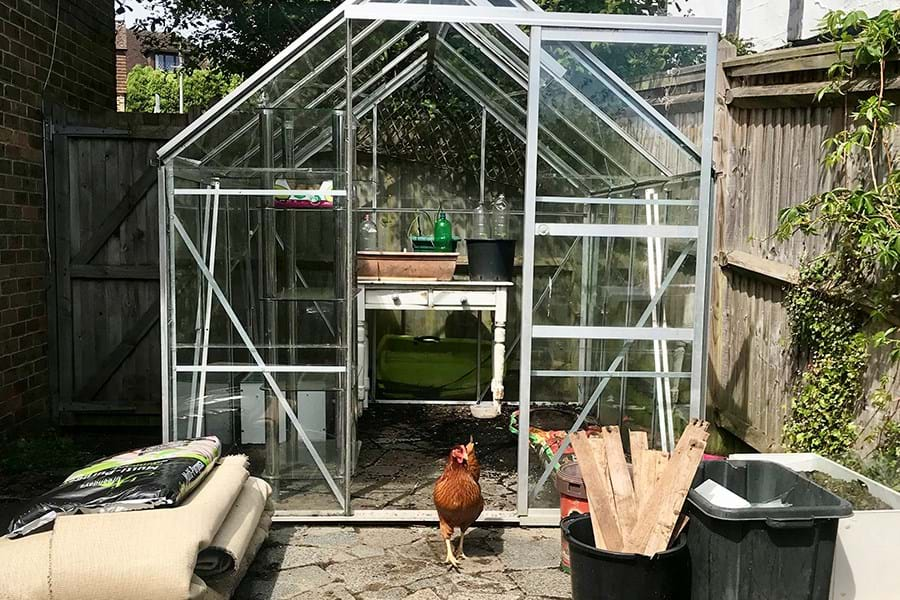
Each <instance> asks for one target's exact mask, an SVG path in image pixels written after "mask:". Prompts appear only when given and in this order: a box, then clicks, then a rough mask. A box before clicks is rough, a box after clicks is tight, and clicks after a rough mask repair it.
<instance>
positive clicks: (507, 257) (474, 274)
mask: <svg viewBox="0 0 900 600" xmlns="http://www.w3.org/2000/svg"><path fill="white" fill-rule="evenodd" d="M466 249H467V251H468V253H469V279H471V280H472V281H512V280H513V264H514V261H515V258H516V240H474V239H466Z"/></svg>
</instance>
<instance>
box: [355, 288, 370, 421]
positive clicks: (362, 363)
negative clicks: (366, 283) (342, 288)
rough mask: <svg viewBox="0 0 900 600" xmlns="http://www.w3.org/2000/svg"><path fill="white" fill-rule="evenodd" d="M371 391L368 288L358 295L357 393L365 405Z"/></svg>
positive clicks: (359, 399)
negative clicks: (367, 315)
mask: <svg viewBox="0 0 900 600" xmlns="http://www.w3.org/2000/svg"><path fill="white" fill-rule="evenodd" d="M368 391H369V337H368V332H367V330H366V289H365V288H364V287H360V290H359V294H358V295H357V296H356V394H357V396H356V397H357V400H358V401H359V402H360V403H362V405H363V407H365V401H366V397H367V395H368Z"/></svg>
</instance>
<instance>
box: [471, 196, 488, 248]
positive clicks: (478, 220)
mask: <svg viewBox="0 0 900 600" xmlns="http://www.w3.org/2000/svg"><path fill="white" fill-rule="evenodd" d="M472 237H473V238H475V239H476V240H486V239H488V238H489V237H491V230H490V225H489V224H488V214H487V209H486V208H485V207H484V202H483V201H482V202H479V203H478V207H477V208H475V231H474V235H473V236H472Z"/></svg>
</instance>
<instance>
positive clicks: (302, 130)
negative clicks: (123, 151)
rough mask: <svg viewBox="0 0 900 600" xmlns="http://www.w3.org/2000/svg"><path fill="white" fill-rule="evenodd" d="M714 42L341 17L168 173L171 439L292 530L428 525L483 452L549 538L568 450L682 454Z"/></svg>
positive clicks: (515, 513)
mask: <svg viewBox="0 0 900 600" xmlns="http://www.w3.org/2000/svg"><path fill="white" fill-rule="evenodd" d="M719 28H720V27H719V22H718V21H717V20H711V19H684V18H668V17H637V16H621V15H600V14H575V13H548V12H543V11H542V10H541V9H540V8H539V7H537V5H535V4H534V3H533V2H531V0H448V1H446V2H440V1H434V2H429V3H419V2H401V1H396V2H386V1H385V2H375V1H369V2H365V1H363V2H360V1H357V0H348V1H347V2H345V3H344V4H342V5H341V6H339V7H338V8H336V9H335V10H334V11H333V12H331V13H330V14H329V15H328V16H327V17H325V18H324V19H323V20H322V21H320V22H319V23H318V24H317V25H316V26H314V27H313V28H311V29H310V30H308V31H307V32H305V33H304V34H303V35H301V36H300V37H299V38H298V39H297V40H296V41H294V42H293V43H291V44H290V45H289V46H288V47H287V48H285V50H284V51H283V52H281V53H280V54H278V55H277V56H276V57H275V58H273V59H272V60H271V61H270V62H269V63H268V64H267V65H266V66H265V67H263V68H262V69H261V70H260V71H258V72H256V73H254V74H253V75H251V76H250V77H248V78H247V79H246V81H245V82H244V83H243V84H242V85H241V86H240V87H238V88H237V89H236V90H235V91H234V92H232V93H231V94H229V95H228V96H227V97H225V98H224V99H223V100H221V101H220V102H218V103H217V104H216V105H214V106H213V107H212V108H211V109H210V110H209V111H208V112H207V113H205V114H203V115H202V116H201V117H200V118H199V119H197V120H196V121H194V122H193V123H192V124H191V125H190V126H188V127H187V128H186V129H185V130H183V131H182V132H181V133H180V134H179V135H178V136H176V137H175V138H174V139H172V140H171V141H170V142H169V143H168V144H166V145H165V146H164V147H163V148H162V149H161V150H160V151H159V158H160V167H159V189H160V202H159V206H160V211H159V216H160V221H159V226H160V229H161V236H160V238H161V240H162V241H161V243H160V263H161V265H162V266H161V269H162V273H163V277H162V282H161V290H162V292H161V293H162V301H161V311H162V317H163V319H162V323H164V324H165V326H164V327H162V336H163V344H162V347H163V348H164V351H163V353H164V356H163V372H164V382H163V390H164V392H163V423H164V425H163V427H164V432H163V435H164V438H165V439H166V440H171V439H183V438H189V437H196V436H203V435H216V436H218V437H219V438H220V439H221V440H222V442H223V444H224V445H226V446H228V447H229V448H230V449H232V450H233V451H234V452H243V453H246V454H247V455H248V456H249V457H250V459H251V465H252V467H253V469H254V471H256V472H257V473H259V474H261V475H262V476H263V477H265V478H266V479H267V480H268V481H269V482H270V483H272V485H273V488H274V490H275V499H276V507H277V508H278V510H279V512H278V517H279V518H280V519H297V520H316V519H320V520H348V521H350V520H359V521H379V520H406V521H428V520H434V519H436V517H435V516H434V511H433V505H432V504H431V487H432V485H433V482H434V479H435V478H436V477H437V476H438V475H439V474H440V472H441V469H442V467H443V464H444V462H445V461H446V457H447V454H448V452H449V449H450V448H451V447H452V446H453V445H456V444H460V443H463V444H464V443H466V442H467V441H468V440H469V436H470V435H471V436H473V438H474V440H475V442H476V443H477V444H478V445H477V446H476V447H477V449H478V456H479V459H480V462H481V466H482V481H481V485H482V489H483V492H484V495H485V503H486V506H485V513H484V516H485V519H486V520H488V521H496V522H511V523H515V522H520V523H542V522H548V523H552V524H556V523H557V522H558V515H559V508H558V496H557V495H556V493H555V491H554V489H553V484H554V480H555V476H554V474H555V471H556V470H557V469H558V467H559V464H560V462H561V461H562V460H565V457H566V456H567V455H568V452H569V451H570V450H569V440H568V436H567V435H566V434H567V433H568V432H571V431H575V430H577V429H579V428H583V427H585V426H590V425H601V424H602V425H608V424H619V425H627V426H628V427H631V428H632V429H634V428H637V429H642V430H645V431H647V432H648V434H649V436H650V439H651V442H652V443H653V444H654V445H655V446H656V447H657V448H661V449H664V450H671V449H672V448H673V446H674V440H676V439H677V437H678V435H679V433H680V432H681V430H682V429H683V428H684V427H685V425H686V424H687V423H688V421H689V420H690V419H691V418H694V417H702V416H704V414H705V401H704V398H705V393H706V391H705V387H706V386H705V379H706V372H705V368H706V367H705V365H706V335H707V334H706V330H707V326H708V325H707V313H708V311H707V303H708V300H707V298H708V289H707V288H708V283H707V281H708V273H707V271H708V268H709V265H710V256H709V254H710V251H709V248H710V245H709V242H710V237H711V235H712V222H713V218H712V217H713V216H712V214H711V203H710V198H711V195H712V187H713V167H712V147H713V135H712V131H713V128H712V125H713V123H712V121H713V109H714V98H715V75H716V48H717V44H718V31H719ZM674 69H678V70H679V72H681V73H685V72H690V73H692V74H693V75H692V78H691V82H692V83H691V85H692V90H691V92H692V93H691V94H689V96H690V98H691V99H692V102H693V103H694V107H693V108H692V112H690V113H688V112H686V111H685V110H684V107H683V106H680V105H678V104H672V103H670V102H669V101H668V99H667V96H666V95H665V93H664V90H665V85H666V77H667V76H668V75H669V74H670V73H671V71H672V70H674ZM682 80H683V78H682ZM661 90H663V91H662V92H661ZM695 115H700V116H699V118H695ZM688 116H690V117H691V118H688ZM439 231H440V232H442V233H441V235H444V234H446V236H447V237H446V238H444V237H441V235H439ZM499 241H504V242H505V244H500V243H496V244H494V245H492V246H490V247H491V248H492V249H495V250H496V249H502V248H511V249H512V248H514V253H513V254H511V255H510V256H509V259H510V260H509V265H505V264H504V265H502V266H504V267H505V268H506V275H505V276H497V277H483V276H481V275H479V269H480V268H482V267H483V265H481V266H479V264H480V260H481V259H480V258H478V257H477V256H476V255H475V252H476V251H475V248H476V247H478V246H479V244H480V243H481V242H499ZM445 242H446V243H447V244H448V248H443V247H441V245H442V244H444V243H445ZM422 244H424V245H425V246H428V247H427V248H426V250H433V251H426V252H418V250H421V249H422V248H421V247H420V246H421V245H422ZM442 249H443V250H449V251H448V252H444V253H440V252H438V251H439V250H442ZM437 268H443V269H445V270H446V269H449V271H446V272H443V274H437V275H436V274H434V273H432V272H431V271H429V269H437ZM390 269H399V271H398V272H399V273H400V275H396V274H393V271H390Z"/></svg>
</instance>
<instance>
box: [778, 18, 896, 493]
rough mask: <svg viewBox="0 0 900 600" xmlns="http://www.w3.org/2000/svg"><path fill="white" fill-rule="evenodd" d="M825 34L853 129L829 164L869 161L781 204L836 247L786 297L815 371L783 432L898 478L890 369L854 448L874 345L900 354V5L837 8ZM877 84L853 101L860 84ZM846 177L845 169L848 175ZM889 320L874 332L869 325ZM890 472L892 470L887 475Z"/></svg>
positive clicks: (795, 226) (832, 87) (784, 230)
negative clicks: (894, 90) (874, 10)
mask: <svg viewBox="0 0 900 600" xmlns="http://www.w3.org/2000/svg"><path fill="white" fill-rule="evenodd" d="M822 29H823V32H824V35H825V36H826V37H827V38H829V39H831V40H832V41H833V43H834V49H835V60H834V62H833V64H832V65H831V67H830V68H829V69H828V76H829V82H828V83H827V84H826V85H825V86H824V87H823V88H822V89H821V91H820V92H819V94H817V97H816V100H817V101H820V100H822V99H823V98H825V97H827V96H833V95H840V96H843V97H844V107H845V114H847V116H848V118H847V125H846V128H845V129H843V130H841V131H839V132H838V133H836V134H835V135H834V136H832V137H831V138H829V139H827V140H826V141H825V143H824V149H825V156H824V159H823V164H824V165H825V167H826V168H829V169H832V170H844V171H843V174H844V175H845V176H846V175H847V172H848V171H847V170H846V169H847V168H848V167H850V166H851V164H852V163H857V164H862V165H863V168H862V169H861V174H860V175H859V176H857V177H854V178H853V181H852V182H851V185H850V186H848V187H838V188H835V189H832V190H828V191H826V192H824V193H821V194H817V195H814V196H812V197H810V198H808V199H807V200H805V201H803V202H801V203H800V204H797V205H796V206H792V207H789V208H787V209H785V210H784V211H782V213H781V214H780V216H779V224H778V228H777V230H776V232H775V235H776V237H778V238H780V239H787V238H789V237H790V236H792V235H794V234H796V233H801V234H804V235H819V236H827V238H828V240H829V241H830V244H829V248H828V250H827V251H826V252H824V253H823V254H821V255H819V256H817V257H815V258H814V259H813V260H811V261H809V262H808V263H807V264H806V265H804V266H803V267H802V269H801V276H800V281H799V284H798V285H797V286H795V287H794V288H793V289H792V290H790V291H789V293H788V294H787V297H786V302H785V304H786V308H787V311H788V314H789V317H790V324H791V332H792V334H793V341H794V343H795V344H796V345H797V346H798V347H799V348H801V349H803V350H805V351H806V352H808V355H809V356H808V361H807V367H806V370H805V371H804V372H803V374H802V376H801V377H800V380H799V382H798V385H797V389H796V394H795V397H794V398H793V399H792V403H791V416H790V419H789V422H788V424H787V426H786V427H785V432H784V441H785V444H786V445H787V446H788V447H789V448H792V449H795V450H801V451H812V452H819V453H820V454H824V455H826V456H830V457H834V458H844V459H846V460H849V461H850V462H853V463H854V464H856V463H859V464H863V463H862V462H861V461H862V459H863V458H865V459H867V461H866V464H867V465H869V466H867V467H865V468H871V469H876V468H878V469H881V468H884V467H885V465H887V468H888V469H890V468H892V467H893V469H894V473H895V475H894V477H893V480H892V481H890V482H891V483H893V482H894V481H897V483H900V481H898V479H900V478H898V476H897V475H896V470H897V467H898V466H900V425H898V424H897V423H896V421H895V417H896V416H897V412H898V403H900V399H897V400H894V399H893V398H892V397H891V395H890V393H889V392H888V391H887V390H888V387H887V382H886V380H883V382H882V386H881V388H880V390H879V391H878V392H876V393H875V394H873V398H872V401H871V402H870V405H871V406H872V407H873V408H874V409H875V411H876V412H878V413H880V418H879V420H878V424H877V426H876V427H875V428H874V430H873V431H871V432H869V433H868V435H866V437H865V439H864V440H863V441H865V442H868V443H869V445H870V446H871V447H872V450H870V451H869V452H868V453H867V454H866V456H864V457H860V456H858V455H855V454H853V453H852V450H853V448H854V447H855V446H856V445H857V442H858V441H860V440H859V435H860V433H859V431H858V429H857V426H856V424H855V423H856V418H857V416H858V415H859V411H860V408H861V407H862V406H863V405H864V400H865V398H864V389H863V376H864V374H865V373H866V369H867V365H868V359H869V354H870V352H871V350H872V349H874V348H876V347H887V350H888V351H889V353H890V354H891V356H892V358H894V359H895V360H896V359H900V339H898V337H897V328H896V327H889V326H881V327H880V329H879V328H878V327H877V325H876V324H878V323H885V322H888V323H889V322H890V321H891V320H892V319H893V320H896V315H898V314H900V310H898V309H900V170H898V166H900V165H898V164H897V162H896V157H895V155H894V148H893V135H894V131H895V129H896V127H897V121H896V119H895V117H894V114H895V113H894V109H895V108H896V107H895V105H894V103H892V102H891V101H889V100H888V99H887V98H886V94H885V90H886V86H885V79H886V76H885V73H886V71H887V67H888V62H889V60H892V59H894V58H895V57H897V55H898V54H900V10H895V11H887V10H885V11H882V12H881V13H880V14H878V15H877V16H874V17H869V16H867V15H866V14H865V13H864V12H862V11H854V12H850V13H847V12H844V11H833V12H830V13H828V14H827V15H826V16H825V18H824V19H823V21H822ZM859 84H862V85H869V86H870V88H869V89H874V93H872V94H870V95H868V96H864V97H862V98H860V99H858V100H857V101H856V105H855V108H854V109H852V110H851V109H850V108H849V107H850V95H849V93H850V91H851V88H852V86H855V89H857V90H858V89H866V88H865V87H861V85H859ZM846 178H847V177H845V179H846ZM873 328H876V329H878V330H877V331H876V332H875V333H874V334H866V333H864V332H865V331H870V330H871V329H873ZM882 479H885V478H884V477H882Z"/></svg>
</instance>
